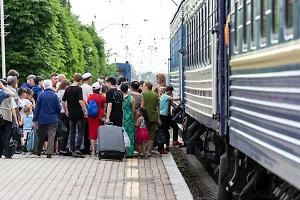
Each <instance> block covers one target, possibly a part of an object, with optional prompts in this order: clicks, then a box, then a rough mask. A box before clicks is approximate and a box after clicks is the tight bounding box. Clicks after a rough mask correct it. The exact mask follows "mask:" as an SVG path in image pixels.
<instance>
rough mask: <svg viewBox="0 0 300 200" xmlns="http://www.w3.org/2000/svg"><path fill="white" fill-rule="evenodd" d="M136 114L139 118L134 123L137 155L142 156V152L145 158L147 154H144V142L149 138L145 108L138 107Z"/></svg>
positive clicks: (148, 121)
mask: <svg viewBox="0 0 300 200" xmlns="http://www.w3.org/2000/svg"><path fill="white" fill-rule="evenodd" d="M137 114H138V117H139V118H138V119H137V120H136V124H135V126H136V127H137V129H136V136H135V140H136V143H137V145H138V151H139V153H138V156H142V154H143V156H145V157H146V158H147V157H148V155H147V154H146V142H148V141H149V140H150V135H149V132H148V127H149V123H150V120H149V117H148V113H147V110H146V108H144V107H140V108H139V110H138V112H137Z"/></svg>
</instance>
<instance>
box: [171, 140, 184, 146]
mask: <svg viewBox="0 0 300 200" xmlns="http://www.w3.org/2000/svg"><path fill="white" fill-rule="evenodd" d="M180 145H182V143H181V142H178V141H175V142H173V146H180Z"/></svg>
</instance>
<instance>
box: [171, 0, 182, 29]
mask: <svg viewBox="0 0 300 200" xmlns="http://www.w3.org/2000/svg"><path fill="white" fill-rule="evenodd" d="M183 2H185V0H182V1H181V2H180V4H179V6H178V7H177V10H176V12H175V14H174V15H173V17H172V20H171V22H170V24H172V23H173V21H174V19H175V17H176V16H177V14H178V12H180V9H181V6H182V4H183Z"/></svg>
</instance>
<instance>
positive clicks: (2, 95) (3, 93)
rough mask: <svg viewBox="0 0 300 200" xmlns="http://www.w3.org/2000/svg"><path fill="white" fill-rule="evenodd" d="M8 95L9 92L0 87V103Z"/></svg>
mask: <svg viewBox="0 0 300 200" xmlns="http://www.w3.org/2000/svg"><path fill="white" fill-rule="evenodd" d="M9 96H10V93H8V92H6V91H4V90H2V89H0V104H1V103H2V101H3V100H4V99H6V98H8V97H9Z"/></svg>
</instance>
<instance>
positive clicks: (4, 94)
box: [0, 79, 15, 104]
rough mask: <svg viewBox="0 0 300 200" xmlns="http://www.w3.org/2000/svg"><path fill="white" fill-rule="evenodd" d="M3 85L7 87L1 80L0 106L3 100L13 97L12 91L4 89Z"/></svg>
mask: <svg viewBox="0 0 300 200" xmlns="http://www.w3.org/2000/svg"><path fill="white" fill-rule="evenodd" d="M3 83H4V84H6V85H7V82H6V81H5V80H3V79H1V80H0V104H1V103H2V101H3V100H4V99H6V98H9V97H14V96H15V94H14V93H13V92H12V91H10V90H9V89H8V88H6V87H5V86H4V84H3Z"/></svg>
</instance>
